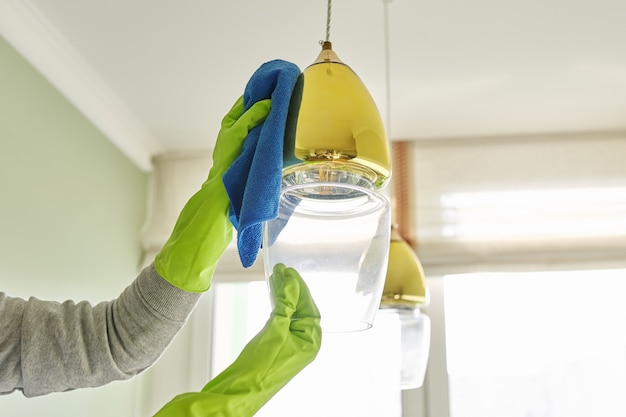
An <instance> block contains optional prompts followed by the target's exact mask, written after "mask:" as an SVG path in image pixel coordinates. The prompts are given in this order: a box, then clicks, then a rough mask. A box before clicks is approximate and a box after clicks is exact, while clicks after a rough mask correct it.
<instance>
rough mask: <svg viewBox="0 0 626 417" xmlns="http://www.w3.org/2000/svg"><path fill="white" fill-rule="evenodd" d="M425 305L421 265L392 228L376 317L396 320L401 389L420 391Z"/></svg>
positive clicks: (426, 348)
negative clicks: (387, 316) (379, 304)
mask: <svg viewBox="0 0 626 417" xmlns="http://www.w3.org/2000/svg"><path fill="white" fill-rule="evenodd" d="M428 302H429V296H428V288H427V287H426V278H425V275H424V270H423V268H422V263H421V262H420V260H419V258H418V257H417V255H416V253H415V251H414V250H413V248H411V246H409V244H408V243H407V242H406V241H405V240H404V239H403V238H402V236H401V235H400V233H399V232H398V229H397V227H396V225H393V227H392V229H391V244H390V248H389V263H388V267H387V276H386V278H385V285H384V290H383V296H382V300H381V309H380V311H379V314H386V315H389V316H392V317H394V318H396V320H398V321H399V328H400V352H401V372H400V387H401V389H414V388H419V387H421V386H422V385H423V383H424V376H425V375H426V368H427V364H428V355H429V354H430V319H429V317H428V316H426V315H425V314H423V313H422V312H421V311H420V307H424V306H426V305H428Z"/></svg>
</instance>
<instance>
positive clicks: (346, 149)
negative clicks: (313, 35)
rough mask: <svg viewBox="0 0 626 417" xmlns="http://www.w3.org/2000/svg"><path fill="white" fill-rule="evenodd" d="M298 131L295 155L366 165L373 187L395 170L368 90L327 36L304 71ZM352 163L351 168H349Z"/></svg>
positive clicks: (306, 160)
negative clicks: (317, 54) (334, 49)
mask: <svg viewBox="0 0 626 417" xmlns="http://www.w3.org/2000/svg"><path fill="white" fill-rule="evenodd" d="M303 79H304V81H303V84H304V85H303V90H302V100H301V103H300V110H299V113H298V120H297V126H296V132H295V156H296V158H298V159H300V160H302V161H304V163H315V162H325V163H328V162H337V163H338V166H342V167H343V168H342V169H345V170H348V171H350V170H351V169H352V168H354V170H356V171H359V172H363V170H365V171H366V172H367V173H368V174H367V176H368V177H369V179H371V180H372V183H373V185H374V187H375V188H382V187H384V186H385V185H386V184H387V182H388V180H389V178H390V176H391V157H390V150H389V143H388V140H387V135H386V133H385V128H384V125H383V122H382V118H381V116H380V113H379V111H378V108H377V107H376V104H375V102H374V100H373V99H372V97H371V95H370V94H369V91H368V90H367V88H366V87H365V85H364V84H363V82H362V81H361V79H360V78H359V77H358V76H357V75H356V73H355V72H354V71H353V70H352V69H351V68H350V67H349V66H347V65H346V64H344V63H343V62H342V61H341V60H340V59H339V57H338V56H337V54H336V53H335V52H334V51H333V50H332V46H331V43H330V42H324V43H323V45H322V51H321V52H320V54H319V56H318V58H317V59H316V61H315V62H314V63H313V64H311V65H310V66H308V67H307V68H306V69H305V70H304V72H303ZM351 167H352V168H351Z"/></svg>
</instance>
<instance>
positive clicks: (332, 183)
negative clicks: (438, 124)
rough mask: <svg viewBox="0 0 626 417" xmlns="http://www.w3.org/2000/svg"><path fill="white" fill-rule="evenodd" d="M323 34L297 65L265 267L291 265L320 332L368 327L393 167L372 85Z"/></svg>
mask: <svg viewBox="0 0 626 417" xmlns="http://www.w3.org/2000/svg"><path fill="white" fill-rule="evenodd" d="M330 5H331V2H330V0H329V1H328V19H327V31H326V34H327V36H326V40H325V41H323V42H322V50H321V52H320V53H319V55H318V57H317V59H315V60H314V62H313V63H312V64H311V65H309V66H308V67H307V68H305V70H304V71H303V73H302V83H303V84H302V93H301V94H302V96H301V100H300V103H299V109H298V113H297V120H296V122H295V123H296V126H295V138H294V156H295V158H296V160H297V161H296V163H294V164H292V165H289V166H288V167H286V168H284V169H283V172H282V185H281V194H280V200H279V210H278V217H277V218H276V219H274V220H271V221H268V222H266V223H265V225H264V234H263V248H264V249H263V256H264V265H265V274H266V276H267V277H269V276H270V275H271V273H272V268H273V266H274V265H276V264H277V263H283V264H285V265H287V266H290V267H292V268H294V269H296V270H297V271H298V272H299V273H300V275H301V276H302V278H303V279H304V281H305V282H306V283H307V286H308V287H309V289H310V291H311V294H312V296H313V298H314V299H315V302H316V304H317V306H318V308H319V310H320V314H321V317H322V318H321V327H322V331H325V332H351V331H359V330H366V329H369V328H370V327H372V325H373V322H374V318H375V315H376V313H377V312H378V310H379V307H380V300H381V295H382V291H383V285H384V281H385V273H386V271H387V262H388V254H389V245H390V234H391V208H390V204H389V201H388V200H387V199H386V197H385V196H383V195H382V194H380V193H379V191H380V190H381V189H383V188H384V187H385V186H386V185H387V184H388V182H389V180H390V177H391V158H390V149H389V143H388V140H387V135H386V133H385V128H384V125H383V122H382V118H381V116H380V113H379V111H378V108H377V106H376V104H375V102H374V100H373V99H372V97H371V95H370V93H369V91H368V90H367V88H366V87H365V85H364V84H363V82H362V81H361V79H360V78H359V77H358V76H357V75H356V73H355V72H354V71H353V70H352V69H351V68H350V67H349V66H348V65H346V64H345V63H343V62H342V61H341V60H340V59H339V57H338V56H337V54H336V53H335V52H334V51H333V49H332V44H331V42H330V41H329V32H330V30H329V22H330V9H331V7H330Z"/></svg>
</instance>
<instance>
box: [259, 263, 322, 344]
mask: <svg viewBox="0 0 626 417" xmlns="http://www.w3.org/2000/svg"><path fill="white" fill-rule="evenodd" d="M270 288H271V290H272V295H273V297H274V305H275V308H274V311H273V312H272V314H273V315H283V316H287V317H290V318H291V321H290V322H289V331H290V333H292V334H293V335H295V336H296V337H298V338H300V339H302V340H303V341H305V342H306V345H305V346H311V347H312V348H313V349H314V350H318V349H319V347H320V345H321V339H322V331H321V327H320V317H321V316H320V312H319V310H318V308H317V305H316V304H315V301H314V300H313V297H312V296H311V292H310V291H309V288H308V286H307V285H306V283H305V282H304V280H303V279H302V277H301V276H300V274H299V273H298V271H296V270H295V269H293V268H288V267H286V266H285V265H283V264H276V265H275V266H274V270H273V273H272V276H271V277H270Z"/></svg>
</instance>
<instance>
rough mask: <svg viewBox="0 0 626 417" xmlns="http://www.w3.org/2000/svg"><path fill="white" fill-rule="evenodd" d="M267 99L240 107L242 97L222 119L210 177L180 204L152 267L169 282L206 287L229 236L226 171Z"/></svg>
mask: <svg viewBox="0 0 626 417" xmlns="http://www.w3.org/2000/svg"><path fill="white" fill-rule="evenodd" d="M270 104H271V100H261V101H258V102H256V103H254V104H253V105H252V106H251V107H250V108H249V109H248V110H247V111H246V112H245V113H244V112H243V109H244V103H243V96H242V97H240V98H239V100H237V102H236V103H235V105H234V106H233V107H232V109H231V110H230V111H229V112H228V114H227V115H226V116H225V117H224V119H223V120H222V126H221V129H220V132H219V134H218V136H217V140H216V144H215V150H214V151H213V165H212V167H211V170H210V171H209V177H208V179H207V180H206V181H205V182H204V184H202V187H201V188H200V190H199V191H198V192H196V194H194V195H193V196H192V197H191V199H190V200H189V201H188V202H187V203H186V204H185V206H184V207H183V209H182V211H181V213H180V215H179V217H178V220H177V221H176V225H175V226H174V230H173V231H172V234H171V236H170V238H169V239H168V240H167V242H166V243H165V245H164V246H163V248H162V249H161V251H160V252H159V253H158V254H157V256H156V258H155V260H154V267H155V269H156V271H157V272H158V273H159V275H161V277H163V278H164V279H165V280H167V281H168V282H170V283H171V284H172V285H174V286H176V287H178V288H181V289H183V290H186V291H191V292H202V291H206V290H208V289H209V286H210V285H211V279H212V278H213V273H214V272H215V268H216V266H217V261H218V260H219V258H220V256H221V255H222V253H224V251H225V250H226V247H227V246H228V244H229V243H230V242H231V240H232V235H233V226H232V224H231V222H230V219H229V217H228V216H229V207H230V200H229V199H228V195H227V193H226V189H225V188H224V184H223V182H222V176H223V175H224V172H226V170H227V169H228V168H229V167H230V165H231V164H232V163H233V161H234V160H235V159H236V158H237V157H238V156H239V154H240V153H241V149H242V147H243V143H244V140H245V139H246V137H247V136H248V131H249V130H251V129H252V128H254V127H255V126H257V125H258V124H260V123H261V122H262V121H263V120H264V119H265V117H267V115H268V114H269V110H270Z"/></svg>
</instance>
